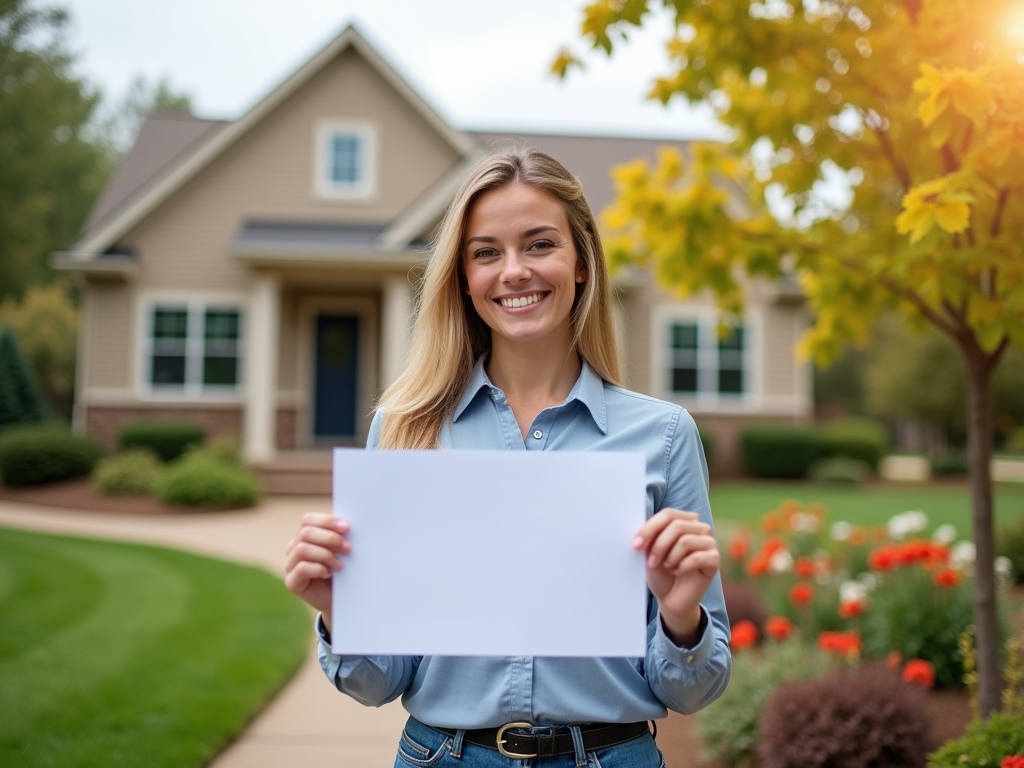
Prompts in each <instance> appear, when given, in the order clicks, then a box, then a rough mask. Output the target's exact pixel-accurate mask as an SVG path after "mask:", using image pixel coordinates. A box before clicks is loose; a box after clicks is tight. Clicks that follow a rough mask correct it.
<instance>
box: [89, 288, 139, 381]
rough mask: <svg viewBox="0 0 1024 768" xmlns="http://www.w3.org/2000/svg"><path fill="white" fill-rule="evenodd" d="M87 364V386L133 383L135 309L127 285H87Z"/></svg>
mask: <svg viewBox="0 0 1024 768" xmlns="http://www.w3.org/2000/svg"><path fill="white" fill-rule="evenodd" d="M86 296H87V298H86V302H87V305H88V309H87V315H86V316H87V318H88V322H87V324H86V325H85V326H84V327H83V328H82V333H88V334H89V336H88V339H87V340H86V346H87V348H88V350H89V358H88V365H87V367H86V368H85V370H84V371H82V374H83V375H84V377H85V381H84V382H83V384H84V386H85V387H86V388H97V387H99V388H111V389H122V388H123V389H126V388H129V387H131V386H133V383H134V382H133V366H134V365H135V353H136V347H135V313H134V311H133V302H132V292H131V288H130V287H129V286H127V285H111V284H104V283H98V284H96V283H93V284H89V285H88V287H87V288H86Z"/></svg>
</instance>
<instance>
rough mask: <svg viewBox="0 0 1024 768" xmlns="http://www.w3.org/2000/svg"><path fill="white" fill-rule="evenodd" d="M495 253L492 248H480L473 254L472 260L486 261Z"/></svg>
mask: <svg viewBox="0 0 1024 768" xmlns="http://www.w3.org/2000/svg"><path fill="white" fill-rule="evenodd" d="M495 253H497V251H495V250H494V249H493V248H481V249H480V250H479V251H474V252H473V258H474V259H488V258H490V257H491V256H494V254H495Z"/></svg>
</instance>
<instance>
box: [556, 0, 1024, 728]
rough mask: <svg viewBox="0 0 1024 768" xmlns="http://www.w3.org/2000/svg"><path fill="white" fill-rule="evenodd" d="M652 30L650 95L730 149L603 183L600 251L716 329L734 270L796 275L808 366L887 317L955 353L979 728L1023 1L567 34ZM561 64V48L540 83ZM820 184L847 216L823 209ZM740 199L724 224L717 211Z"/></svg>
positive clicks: (626, 1) (991, 619) (597, 24)
mask: <svg viewBox="0 0 1024 768" xmlns="http://www.w3.org/2000/svg"><path fill="white" fill-rule="evenodd" d="M658 6H660V7H658ZM654 13H664V14H668V15H669V16H670V17H671V18H672V20H673V21H674V25H673V27H672V28H673V33H672V34H671V37H670V39H669V40H667V41H666V61H667V65H668V71H667V73H666V74H665V75H664V76H662V77H660V78H658V79H656V80H655V81H654V84H653V87H652V89H651V92H650V96H651V98H655V99H659V100H661V101H662V102H666V103H667V102H668V101H669V100H671V99H674V98H683V99H687V100H690V101H706V102H708V103H710V104H711V105H712V106H713V107H714V108H715V110H716V113H717V115H718V119H719V121H720V122H721V123H722V124H723V125H724V126H726V127H727V128H728V129H729V131H730V135H731V140H730V141H728V142H725V143H719V144H703V145H701V144H694V145H692V151H691V152H689V153H688V154H687V155H686V156H683V155H682V154H679V153H676V152H672V151H667V150H666V151H665V152H663V153H662V154H661V155H660V157H659V158H658V160H657V162H656V163H654V164H653V165H650V164H648V163H647V162H645V161H638V162H635V163H632V164H628V165H626V166H623V167H621V168H619V169H618V170H617V172H616V183H617V187H618V197H617V199H616V201H615V203H614V204H613V205H612V207H611V208H610V209H609V210H607V211H606V212H605V215H604V225H605V232H606V236H607V243H608V246H609V253H610V254H611V257H612V259H613V260H614V261H616V262H619V263H625V262H631V263H639V264H641V265H644V266H647V267H649V268H651V269H653V270H654V272H655V273H656V274H658V275H659V276H660V278H661V279H662V281H663V282H664V283H666V284H667V285H669V286H671V287H673V288H675V289H677V290H679V291H680V292H681V293H684V294H685V293H693V292H699V291H710V292H711V293H712V294H713V295H714V296H715V297H716V299H717V301H718V303H719V305H720V307H721V308H722V309H723V310H724V311H726V312H734V313H736V312H741V311H742V307H743V289H742V286H743V277H742V276H743V275H744V274H746V275H751V276H766V277H768V278H777V277H779V276H781V275H783V274H784V273H787V272H788V273H792V274H795V275H796V276H797V277H798V279H799V280H800V283H801V285H802V287H803V290H804V292H805V294H806V296H807V299H808V302H809V304H810V307H811V309H812V311H813V313H814V317H815V320H814V323H813V326H812V327H811V328H810V329H809V330H808V331H807V333H806V334H805V336H804V338H803V339H802V341H801V343H800V346H799V349H798V353H799V354H801V355H803V356H805V357H814V358H815V359H816V360H817V361H818V362H820V363H826V362H828V361H829V360H830V359H832V358H833V357H835V355H836V354H837V353H838V351H839V350H840V349H841V348H842V347H843V346H844V345H845V344H847V343H850V342H854V343H856V342H860V343H863V342H865V341H866V339H867V335H868V331H869V329H870V327H871V325H872V323H873V321H874V319H875V317H876V316H877V314H878V313H879V312H880V311H881V310H883V309H885V308H887V307H896V308H898V309H899V310H901V311H902V312H903V313H904V314H905V315H906V316H907V317H908V318H909V319H910V320H911V321H912V322H914V323H916V324H918V325H924V324H929V323H930V324H931V325H933V326H934V327H936V328H938V329H939V330H940V331H942V332H944V333H945V334H947V335H948V336H949V337H950V338H952V339H953V340H954V341H955V342H956V344H957V347H958V348H959V350H960V353H961V356H962V358H963V361H964V364H965V369H966V371H967V380H968V405H967V409H968V419H967V423H968V433H969V437H968V452H969V464H970V471H971V492H972V505H973V537H974V541H975V545H976V548H977V564H976V577H975V614H976V622H977V627H978V633H977V638H978V645H979V658H978V668H979V672H980V677H981V689H980V699H981V705H982V709H983V711H984V712H985V713H988V712H992V711H994V710H997V709H998V708H999V644H998V631H997V622H996V592H995V579H994V573H993V560H994V549H993V539H994V536H993V521H992V482H991V476H990V470H989V460H990V458H991V452H992V426H993V425H992V408H991V376H992V371H993V369H994V368H995V366H996V363H997V362H998V361H999V359H1000V357H1001V356H1002V354H1003V353H1004V351H1005V350H1006V349H1007V347H1008V346H1009V345H1011V344H1013V345H1024V3H1022V2H1021V0H984V2H978V0H754V1H753V2H742V3H735V2H730V1H729V0H662V2H661V3H656V2H654V0H595V1H594V2H591V3H590V5H588V6H587V7H586V8H585V9H584V21H583V25H582V34H583V38H584V40H585V41H586V42H587V43H589V44H590V45H591V46H592V47H593V48H595V49H599V50H603V51H604V52H605V53H607V54H612V53H613V51H614V49H615V46H616V45H617V42H616V40H617V38H618V36H619V35H623V36H625V35H628V33H629V31H630V30H631V29H632V28H637V27H642V26H643V25H644V24H645V23H648V21H649V20H650V19H651V18H652V15H653V14H654ZM578 63H579V60H578V59H577V58H576V57H575V56H574V55H573V54H572V53H569V52H565V51H563V52H562V53H561V54H560V55H559V57H558V59H557V61H556V62H555V63H554V65H553V69H554V71H555V72H556V73H558V74H560V75H562V76H565V74H566V72H567V70H568V69H569V68H570V67H571V66H573V65H574V64H578ZM835 179H845V180H846V181H847V182H848V183H849V184H850V185H851V186H852V200H851V201H850V202H849V204H848V205H845V204H844V205H831V206H830V205H828V204H827V203H825V202H823V201H824V199H825V198H824V196H823V195H822V194H820V192H821V189H822V186H821V185H823V184H825V183H826V182H828V181H829V180H835ZM738 189H739V190H744V192H745V194H747V195H749V205H748V213H747V214H745V215H743V216H736V215H735V212H734V211H733V210H732V209H731V208H729V201H730V199H731V198H734V197H735V195H736V190H738ZM786 206H788V210H786ZM727 208H729V209H728V210H727ZM780 210H781V211H785V213H784V214H780Z"/></svg>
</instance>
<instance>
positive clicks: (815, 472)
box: [807, 456, 871, 485]
mask: <svg viewBox="0 0 1024 768" xmlns="http://www.w3.org/2000/svg"><path fill="white" fill-rule="evenodd" d="M807 476H808V477H809V478H810V479H811V480H814V481H815V482H817V483H830V484H834V485H861V484H862V483H863V482H864V481H865V480H867V479H868V478H869V477H870V476H871V467H870V466H869V465H868V463H867V462H866V461H862V460H861V459H852V458H850V457H849V456H828V457H826V458H824V459H818V460H817V461H816V462H814V463H813V464H811V466H810V469H808V470H807Z"/></svg>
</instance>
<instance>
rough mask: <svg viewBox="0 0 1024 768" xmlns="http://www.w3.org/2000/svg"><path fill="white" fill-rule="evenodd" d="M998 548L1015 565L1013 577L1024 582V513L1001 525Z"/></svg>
mask: <svg viewBox="0 0 1024 768" xmlns="http://www.w3.org/2000/svg"><path fill="white" fill-rule="evenodd" d="M996 548H997V550H998V552H999V554H1000V555H1002V556H1003V557H1005V558H1007V559H1008V560H1009V561H1010V565H1012V566H1013V577H1014V579H1015V581H1016V582H1017V583H1018V584H1024V515H1020V516H1019V517H1017V519H1015V520H1012V521H1010V522H1008V523H1004V524H1003V525H1001V526H1000V527H999V531H998V535H997V536H996Z"/></svg>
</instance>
